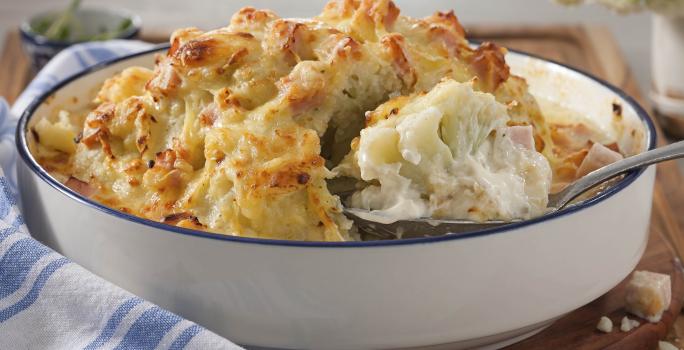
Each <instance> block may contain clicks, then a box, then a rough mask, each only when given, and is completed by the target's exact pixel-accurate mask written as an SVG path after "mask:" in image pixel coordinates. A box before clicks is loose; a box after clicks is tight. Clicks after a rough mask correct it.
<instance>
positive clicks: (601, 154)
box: [577, 143, 623, 178]
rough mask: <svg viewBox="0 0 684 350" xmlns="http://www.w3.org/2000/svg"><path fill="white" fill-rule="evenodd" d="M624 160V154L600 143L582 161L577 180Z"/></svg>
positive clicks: (594, 145)
mask: <svg viewBox="0 0 684 350" xmlns="http://www.w3.org/2000/svg"><path fill="white" fill-rule="evenodd" d="M622 158H623V157H622V154H620V153H618V152H615V151H613V150H611V149H610V148H608V147H606V146H604V145H602V144H600V143H595V144H593V145H592V146H591V148H590V149H589V153H587V156H586V157H584V160H582V164H580V166H579V168H577V178H580V177H582V176H584V175H587V174H589V173H590V172H592V171H594V170H596V169H600V168H602V167H604V166H606V165H608V164H611V163H615V162H617V161H618V160H621V159H622Z"/></svg>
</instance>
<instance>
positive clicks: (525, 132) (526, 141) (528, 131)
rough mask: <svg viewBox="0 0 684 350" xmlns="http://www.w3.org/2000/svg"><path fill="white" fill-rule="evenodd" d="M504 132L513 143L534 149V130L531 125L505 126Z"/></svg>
mask: <svg viewBox="0 0 684 350" xmlns="http://www.w3.org/2000/svg"><path fill="white" fill-rule="evenodd" d="M506 134H508V137H510V138H511V141H513V143H515V144H517V145H520V146H522V147H523V148H526V149H529V150H534V130H533V129H532V125H515V126H509V127H508V128H506Z"/></svg>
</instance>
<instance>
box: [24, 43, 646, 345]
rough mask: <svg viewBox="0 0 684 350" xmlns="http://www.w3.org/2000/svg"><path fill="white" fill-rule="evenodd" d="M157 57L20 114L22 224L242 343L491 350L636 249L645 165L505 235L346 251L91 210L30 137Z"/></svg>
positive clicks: (526, 71)
mask: <svg viewBox="0 0 684 350" xmlns="http://www.w3.org/2000/svg"><path fill="white" fill-rule="evenodd" d="M158 50H159V49H155V50H153V51H150V52H145V53H141V54H135V55H132V56H129V57H124V58H121V59H117V60H115V61H112V62H108V63H105V64H101V65H99V66H97V67H95V68H93V69H90V70H88V71H86V72H83V73H81V74H78V75H76V76H74V77H73V78H71V79H68V80H67V81H65V82H63V83H61V84H59V85H58V86H57V87H56V88H54V89H53V90H52V91H49V92H48V93H46V94H45V95H43V96H42V97H41V98H38V99H37V100H36V101H34V103H33V104H31V106H30V107H29V108H28V109H27V110H26V112H25V113H24V114H23V116H22V118H21V121H20V124H19V127H18V130H17V138H16V139H17V147H18V149H19V152H20V154H21V158H22V161H20V162H19V163H20V165H19V179H20V191H21V196H22V200H23V205H24V208H23V209H24V214H25V217H26V221H27V223H28V226H29V228H30V230H31V232H32V234H33V235H34V236H35V237H37V238H38V239H40V240H41V241H43V242H45V243H47V244H48V245H49V246H51V247H53V248H54V249H56V250H57V251H59V252H61V253H62V254H64V255H66V256H68V257H69V258H71V259H73V260H74V261H75V262H76V263H78V264H81V265H82V266H84V267H86V268H87V269H89V270H91V271H93V272H94V273H96V274H98V275H100V276H102V277H104V278H106V279H107V280H109V281H111V282H113V283H115V284H117V285H119V286H122V287H124V288H126V289H127V290H129V291H131V292H133V293H135V294H138V295H140V296H141V297H143V298H146V299H148V300H150V301H152V302H154V303H157V304H159V305H160V306H162V307H164V308H167V309H169V310H171V311H173V312H176V313H178V314H179V315H182V316H183V317H186V318H188V319H190V320H193V321H195V322H197V323H199V324H201V325H204V326H206V327H207V328H209V329H211V330H213V331H215V332H216V333H218V334H220V335H223V336H225V337H227V338H229V339H231V340H233V341H235V342H237V343H240V344H249V345H257V346H264V347H275V348H309V349H361V348H408V347H418V346H427V345H436V346H437V347H444V348H449V349H458V348H466V347H486V348H496V347H500V346H503V345H505V344H509V343H511V342H514V341H516V340H520V339H522V338H524V337H526V336H529V335H531V334H534V333H535V332H537V331H539V330H541V329H542V328H543V327H545V326H547V325H549V324H550V323H551V322H552V321H553V320H555V319H557V318H558V317H560V316H562V315H564V314H566V313H568V312H570V311H572V310H574V309H576V308H578V307H580V306H582V305H584V304H586V303H588V302H590V301H592V300H594V299H596V298H597V297H599V296H600V295H602V294H603V293H605V292H606V291H608V290H609V289H611V288H612V287H613V286H615V285H616V284H617V283H618V282H620V281H621V280H622V279H623V278H624V277H625V276H627V275H628V274H629V273H630V272H631V271H632V269H633V268H634V266H635V265H636V263H637V261H639V259H640V257H641V255H642V253H643V251H644V248H645V246H646V242H647V238H648V229H647V228H648V223H649V217H650V211H651V199H652V189H653V181H654V174H655V169H654V168H653V167H651V168H648V169H646V170H641V171H637V172H632V173H630V174H628V175H627V176H626V177H625V178H624V179H623V180H621V181H620V182H619V183H618V184H617V185H615V186H614V187H612V188H610V189H608V190H606V191H605V192H603V193H602V194H600V195H599V196H598V197H595V198H593V199H591V200H589V201H587V202H585V203H583V204H581V205H577V206H575V207H571V208H568V209H565V210H563V211H561V212H557V213H553V214H550V215H546V216H543V217H540V218H536V219H533V220H529V221H525V222H522V223H518V224H514V225H510V226H508V227H502V228H496V229H490V230H485V231H481V232H474V233H472V234H469V235H466V236H458V237H455V236H443V237H436V238H423V239H409V240H397V241H376V242H343V243H325V242H322V243H321V242H294V241H279V240H261V239H250V238H239V237H230V236H223V235H217V234H211V233H205V232H200V231H194V230H189V229H183V228H179V227H171V226H167V225H163V224H161V223H158V222H153V221H150V220H145V219H141V218H138V217H134V216H131V215H127V214H125V213H121V212H118V211H115V210H112V209H110V208H107V207H105V206H103V205H101V204H98V203H95V202H93V201H91V200H89V199H87V198H84V197H82V196H81V195H79V194H78V193H75V192H74V191H72V190H70V189H69V188H67V187H65V186H64V185H62V184H61V183H59V182H58V181H56V180H55V179H54V178H52V177H51V176H50V175H48V173H46V172H45V171H44V170H43V169H41V167H40V166H39V165H38V164H37V162H36V161H35V159H34V158H33V157H32V156H31V154H30V152H29V147H28V145H29V143H31V142H35V140H33V139H32V135H31V134H30V133H27V130H28V129H29V127H30V126H31V125H33V124H34V123H36V121H37V120H38V119H39V118H41V117H43V116H44V115H47V114H48V112H49V111H51V110H54V109H56V108H63V107H67V108H69V107H76V106H77V105H79V104H83V103H85V100H87V98H89V97H90V96H92V94H93V93H94V92H95V91H96V90H97V89H98V87H99V85H100V84H101V83H102V81H103V80H104V79H105V78H107V77H109V76H111V75H112V74H114V73H116V72H118V71H120V70H122V69H123V68H124V67H128V66H132V65H143V66H150V67H151V66H152V65H153V60H154V59H153V56H154V54H155V53H157V51H158ZM507 59H508V62H509V64H510V65H511V67H512V70H513V71H514V72H515V73H517V74H519V75H522V76H524V77H526V78H527V80H528V82H529V83H530V85H531V91H532V92H533V94H536V95H538V96H543V97H544V98H546V99H550V100H554V101H558V102H560V103H562V104H564V105H566V106H568V107H570V108H572V109H574V110H577V111H579V112H581V113H582V114H583V115H585V116H586V117H587V118H588V120H590V121H592V122H594V124H595V125H597V126H598V127H602V128H605V129H606V132H611V130H609V124H610V123H609V121H610V118H612V115H613V113H612V108H613V104H614V103H617V104H620V105H621V106H622V114H623V118H624V120H625V121H626V123H628V124H629V123H631V125H633V126H634V127H635V129H636V130H637V134H638V135H641V136H643V137H639V140H637V141H638V142H637V144H638V145H641V146H640V148H641V149H642V150H645V149H647V148H653V147H654V145H655V131H654V128H653V125H652V124H651V121H650V119H649V117H648V115H647V114H646V113H645V112H644V110H643V109H642V108H641V107H640V106H639V105H638V104H637V103H635V102H634V100H632V99H631V98H630V97H629V96H627V95H626V94H625V93H623V92H621V91H620V90H618V89H617V88H615V87H613V86H611V85H609V84H607V83H606V82H604V81H601V80H599V79H597V78H595V77H592V76H590V75H587V74H584V73H581V72H578V71H575V70H572V69H570V68H567V67H565V66H562V65H559V64H556V63H552V62H549V61H544V60H542V59H539V58H535V57H531V56H528V55H525V54H522V53H516V52H511V53H509V54H508V56H507ZM72 97H78V101H73V99H72ZM440 344H441V345H442V346H439V345H440Z"/></svg>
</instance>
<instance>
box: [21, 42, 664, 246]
mask: <svg viewBox="0 0 684 350" xmlns="http://www.w3.org/2000/svg"><path fill="white" fill-rule="evenodd" d="M168 47H169V45H168V44H163V45H158V46H155V47H154V48H152V49H149V50H145V51H142V52H137V53H133V54H130V55H126V56H122V57H118V58H115V59H112V60H109V61H105V62H101V63H99V64H96V65H93V66H91V67H88V68H86V69H84V70H83V71H81V72H79V73H76V74H74V75H72V76H70V77H69V78H66V79H65V80H63V81H61V82H60V83H58V84H57V85H55V86H54V87H53V88H51V89H50V90H48V91H46V92H45V93H43V94H42V95H40V96H39V97H37V98H35V99H34V100H33V101H32V102H31V103H30V104H29V106H28V107H27V108H26V110H25V111H24V112H23V113H22V115H21V118H20V119H19V123H18V125H17V130H16V138H15V139H16V146H17V149H18V151H19V154H20V156H21V158H22V159H23V161H24V162H25V163H26V165H28V167H29V168H30V169H31V171H33V172H34V173H36V174H37V175H38V176H39V177H40V178H41V179H42V180H43V181H45V182H47V183H48V184H49V185H50V186H52V187H53V188H54V189H56V190H57V191H59V192H61V193H62V194H64V195H66V196H67V197H69V198H71V199H74V200H76V201H77V202H80V203H82V204H85V205H87V206H90V207H91V208H94V209H97V210H100V211H102V212H104V213H106V214H109V215H112V216H114V217H117V218H120V219H124V220H128V221H132V222H135V223H138V224H142V225H146V226H151V227H153V228H156V229H160V230H165V231H172V232H174V233H180V234H184V235H190V236H198V237H203V238H211V239H215V240H220V241H229V242H235V243H248V244H261V245H273V246H289V247H314V248H353V247H385V246H397V245H412V244H426V243H437V242H442V241H451V240H457V239H467V238H474V237H481V236H485V235H491V234H496V233H504V232H511V231H513V230H516V229H519V228H522V227H526V226H531V225H535V224H538V223H541V222H545V221H548V220H552V219H556V218H559V217H563V216H566V215H569V214H572V213H574V212H577V211H580V210H584V209H587V208H589V207H592V206H594V205H596V204H598V203H599V202H602V201H603V200H605V199H608V198H609V197H611V196H613V195H614V194H616V193H618V192H620V191H621V190H622V189H624V188H626V187H627V186H629V185H630V184H631V183H632V182H634V181H635V180H636V179H637V178H638V177H639V176H641V174H643V172H644V170H645V169H646V168H641V169H637V170H633V171H631V172H629V173H627V174H626V175H625V177H624V178H623V179H622V180H620V182H618V183H617V184H615V185H614V186H612V187H610V188H608V189H607V190H605V191H604V192H602V193H601V194H599V195H597V196H595V197H593V198H591V199H588V200H586V201H584V202H582V203H579V204H577V205H574V206H571V207H568V208H565V209H563V210H560V211H557V212H554V213H550V214H545V215H542V216H539V217H536V218H532V219H529V220H524V221H521V222H516V223H512V224H509V225H504V226H499V227H494V228H488V229H483V230H477V231H473V232H469V233H466V234H458V235H444V236H436V237H424V238H408V239H397V240H385V241H346V242H319V241H292V240H282V239H268V238H252V237H238V236H230V235H225V234H220V233H211V232H205V231H199V230H193V229H187V228H182V227H178V226H170V225H166V224H163V223H161V222H158V221H153V220H149V219H145V218H142V217H138V216H135V215H131V214H126V213H123V212H121V211H118V210H116V209H112V208H110V207H107V206H105V205H103V204H100V203H97V202H95V201H93V200H91V199H88V198H86V197H83V196H81V195H80V194H78V193H77V192H75V191H73V190H71V189H70V188H68V187H66V186H65V185H64V184H62V183H60V182H59V181H57V180H56V179H55V178H53V177H52V176H50V174H48V173H47V172H46V171H45V170H44V169H43V168H42V167H41V166H40V165H39V164H38V163H37V162H36V160H35V159H34V158H33V156H31V153H30V151H29V149H28V143H27V139H26V135H27V132H28V121H29V119H30V118H31V117H32V116H33V113H34V112H35V111H36V109H38V107H39V106H40V105H41V104H42V103H43V101H45V100H46V99H47V98H48V97H50V96H51V95H53V94H54V93H56V92H57V91H58V90H59V89H61V88H62V87H64V86H65V85H67V84H69V83H71V82H72V81H74V80H76V79H78V78H81V77H83V76H85V75H87V74H89V73H92V72H94V71H97V70H100V69H103V68H105V67H107V66H110V65H112V64H115V63H118V62H121V61H124V60H128V59H131V58H135V57H138V56H143V55H147V54H150V53H152V52H157V51H161V50H164V49H168ZM509 51H511V52H515V53H517V54H520V55H523V56H528V57H532V58H536V59H539V60H542V61H545V62H550V63H552V64H555V65H557V66H560V67H562V68H565V69H568V70H570V71H572V72H575V73H578V74H580V75H583V76H585V77H587V78H589V79H591V80H593V81H595V82H597V83H599V84H601V85H602V86H604V87H606V88H608V89H609V90H611V91H612V92H613V93H615V94H616V95H617V96H618V97H620V98H621V99H622V100H624V101H625V102H626V103H627V104H629V105H631V106H632V108H634V111H635V112H636V114H637V116H638V117H639V119H641V121H642V122H643V123H644V124H645V125H646V129H647V131H648V135H646V136H647V137H648V149H649V150H651V149H653V148H654V147H655V144H656V131H655V126H654V124H653V121H652V120H651V117H650V116H649V114H648V113H647V112H646V111H645V110H644V109H643V108H642V107H641V105H639V103H637V102H636V101H635V100H634V99H633V98H632V97H631V96H629V95H628V94H627V93H625V92H624V91H622V90H621V89H619V88H617V87H615V86H614V85H612V84H610V83H608V82H606V81H605V80H603V79H600V78H598V77H596V76H594V75H592V74H590V73H586V72H582V71H580V70H577V69H575V68H572V67H570V66H568V65H565V64H563V63H559V62H556V61H553V60H549V59H546V58H542V57H540V56H537V55H533V54H529V53H525V52H522V51H516V50H509Z"/></svg>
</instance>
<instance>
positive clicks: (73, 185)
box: [64, 176, 95, 197]
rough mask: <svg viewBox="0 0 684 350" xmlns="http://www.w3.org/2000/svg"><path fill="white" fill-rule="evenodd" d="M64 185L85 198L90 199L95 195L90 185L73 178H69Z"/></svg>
mask: <svg viewBox="0 0 684 350" xmlns="http://www.w3.org/2000/svg"><path fill="white" fill-rule="evenodd" d="M64 184H65V185H66V186H67V187H69V188H70V189H72V190H74V191H76V192H78V193H80V194H82V195H83V196H85V197H90V196H92V195H93V194H94V193H95V189H94V188H93V187H92V186H90V184H88V183H87V182H83V181H81V180H79V179H77V178H75V177H73V176H71V177H69V180H67V181H66V182H65V183H64Z"/></svg>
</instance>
